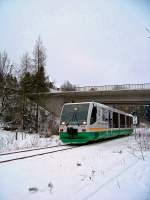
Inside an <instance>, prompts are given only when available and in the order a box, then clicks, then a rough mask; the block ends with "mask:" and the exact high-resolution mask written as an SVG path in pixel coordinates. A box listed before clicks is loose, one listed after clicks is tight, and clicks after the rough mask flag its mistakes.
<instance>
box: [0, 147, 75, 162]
mask: <svg viewBox="0 0 150 200" xmlns="http://www.w3.org/2000/svg"><path fill="white" fill-rule="evenodd" d="M77 147H79V146H68V145H59V146H52V147H42V148H36V149H28V150H22V151H15V152H8V153H2V154H0V164H2V163H7V162H12V161H16V160H22V159H27V158H32V157H37V156H41V155H46V154H52V153H56V152H60V151H66V150H70V149H74V148H77ZM37 151H40V152H38V153H37ZM27 154H28V155H27Z"/></svg>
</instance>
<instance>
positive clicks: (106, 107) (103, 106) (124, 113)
mask: <svg viewBox="0 0 150 200" xmlns="http://www.w3.org/2000/svg"><path fill="white" fill-rule="evenodd" d="M87 103H88V104H93V103H94V104H97V105H99V106H100V107H102V108H105V109H108V110H110V111H113V112H117V113H120V114H123V115H127V116H130V117H133V115H131V114H129V113H126V112H124V111H121V110H118V109H116V108H113V107H110V106H106V105H105V104H102V103H99V102H95V101H91V102H77V103H65V104H64V105H72V104H87Z"/></svg>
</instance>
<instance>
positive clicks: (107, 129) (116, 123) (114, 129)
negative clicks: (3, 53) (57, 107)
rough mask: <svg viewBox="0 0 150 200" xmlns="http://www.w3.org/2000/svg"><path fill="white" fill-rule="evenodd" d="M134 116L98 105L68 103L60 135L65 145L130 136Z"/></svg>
mask: <svg viewBox="0 0 150 200" xmlns="http://www.w3.org/2000/svg"><path fill="white" fill-rule="evenodd" d="M132 124H133V116H132V115H131V114H128V113H125V112H122V111H120V110H118V109H114V108H112V107H109V106H106V105H103V104H100V103H97V102H82V103H66V104H64V106H63V108H62V112H61V119H60V126H59V135H60V139H61V141H62V142H64V143H72V144H73V143H74V144H75V143H87V142H90V141H94V140H99V139H105V138H111V137H116V136H120V135H129V134H131V133H132V132H133V126H132Z"/></svg>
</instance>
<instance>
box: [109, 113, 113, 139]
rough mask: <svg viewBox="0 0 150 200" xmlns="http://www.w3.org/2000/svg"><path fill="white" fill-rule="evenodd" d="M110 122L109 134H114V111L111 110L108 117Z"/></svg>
mask: <svg viewBox="0 0 150 200" xmlns="http://www.w3.org/2000/svg"><path fill="white" fill-rule="evenodd" d="M108 124H109V131H108V134H109V136H111V135H112V128H113V112H112V111H110V110H109V118H108Z"/></svg>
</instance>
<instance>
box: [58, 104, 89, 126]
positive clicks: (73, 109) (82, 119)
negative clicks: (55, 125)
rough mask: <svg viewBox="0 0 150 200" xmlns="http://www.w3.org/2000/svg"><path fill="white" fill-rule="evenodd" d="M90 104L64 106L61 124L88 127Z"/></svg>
mask: <svg viewBox="0 0 150 200" xmlns="http://www.w3.org/2000/svg"><path fill="white" fill-rule="evenodd" d="M88 109H89V104H88V103H86V104H70V105H64V108H63V111H62V115H61V124H62V125H63V124H64V125H66V126H68V125H81V124H83V125H86V124H87V115H88Z"/></svg>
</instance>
